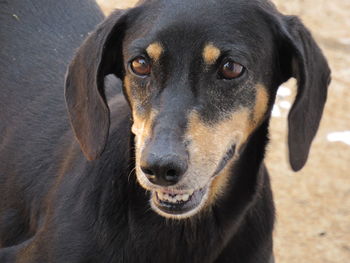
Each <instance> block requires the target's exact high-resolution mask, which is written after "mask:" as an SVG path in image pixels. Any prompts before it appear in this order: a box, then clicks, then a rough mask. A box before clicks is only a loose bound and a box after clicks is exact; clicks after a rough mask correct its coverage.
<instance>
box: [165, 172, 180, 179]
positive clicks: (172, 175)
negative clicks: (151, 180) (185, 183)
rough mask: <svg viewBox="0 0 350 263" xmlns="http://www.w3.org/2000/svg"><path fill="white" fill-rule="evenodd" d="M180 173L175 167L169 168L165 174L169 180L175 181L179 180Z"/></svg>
mask: <svg viewBox="0 0 350 263" xmlns="http://www.w3.org/2000/svg"><path fill="white" fill-rule="evenodd" d="M177 177H178V173H177V171H176V170H175V169H169V170H168V171H167V172H166V174H165V179H166V180H167V181H174V180H177Z"/></svg>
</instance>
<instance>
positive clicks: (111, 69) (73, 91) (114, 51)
mask: <svg viewBox="0 0 350 263" xmlns="http://www.w3.org/2000/svg"><path fill="white" fill-rule="evenodd" d="M126 16H127V12H126V11H124V10H117V11H116V12H114V13H113V14H112V15H111V16H109V17H108V18H107V19H106V20H105V21H103V22H102V23H101V24H100V25H99V26H98V27H97V29H96V30H95V31H94V32H93V33H91V34H90V36H89V37H88V38H87V39H86V40H85V41H84V43H83V44H82V45H81V47H80V48H79V49H78V51H77V53H76V54H75V57H74V59H73V60H72V62H71V64H70V65H69V68H68V72H67V75H66V83H65V98H66V103H67V108H68V113H69V117H70V121H71V124H72V127H73V130H74V133H75V136H76V138H77V139H78V141H79V144H80V146H81V149H82V151H83V153H84V155H85V156H86V158H87V159H88V160H94V159H96V158H97V157H98V156H99V155H100V154H101V153H102V152H103V150H104V147H105V144H106V141H107V138H108V132H109V123H110V120H109V109H108V106H107V103H106V97H105V94H104V90H103V86H104V77H105V76H106V75H108V74H110V73H115V74H117V75H119V74H121V72H122V67H123V66H122V65H123V62H122V51H121V42H122V39H123V35H124V30H125V28H126Z"/></svg>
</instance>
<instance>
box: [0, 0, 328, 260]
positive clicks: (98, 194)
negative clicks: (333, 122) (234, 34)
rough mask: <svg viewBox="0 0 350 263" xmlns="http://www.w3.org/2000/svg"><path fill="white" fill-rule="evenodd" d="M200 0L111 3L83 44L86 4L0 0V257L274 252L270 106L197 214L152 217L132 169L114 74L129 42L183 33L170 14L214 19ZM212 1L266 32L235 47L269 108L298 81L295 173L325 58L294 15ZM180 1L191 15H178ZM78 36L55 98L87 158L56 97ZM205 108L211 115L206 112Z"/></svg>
mask: <svg viewBox="0 0 350 263" xmlns="http://www.w3.org/2000/svg"><path fill="white" fill-rule="evenodd" d="M210 2H211V1H209V0H205V1H185V0H174V1H165V0H164V1H161V0H150V1H143V2H142V3H141V5H140V6H139V7H137V8H134V9H131V10H126V11H116V12H115V13H114V14H112V15H111V16H110V17H109V18H107V19H106V20H105V21H104V22H103V23H102V24H100V25H99V26H98V28H97V29H96V30H95V31H94V32H93V33H91V35H90V36H89V37H88V38H87V40H86V41H85V42H84V43H83V44H82V41H83V39H84V38H86V37H87V36H88V32H90V31H91V30H92V29H93V28H94V27H95V25H96V24H97V23H99V22H100V21H101V20H102V19H103V16H102V14H101V12H100V10H99V9H98V8H97V6H96V4H95V3H93V2H92V1H90V0H84V1H78V0H61V1H53V0H45V1H44V0H37V1H21V0H11V1H0V24H1V26H0V81H1V82H0V83H1V84H0V85H1V86H0V87H1V89H0V90H1V92H0V103H1V104H0V196H1V200H0V247H1V249H0V262H4V263H13V262H16V263H19V262H25V263H39V262H40V263H41V262H50V263H53V262H60V263H65V262H69V263H78V262H85V263H87V262H90V263H93V262H103V263H105V262H106V263H109V262H111V263H112V262H152V263H156V262H220V263H222V262H231V263H234V262H240V263H265V262H266V263H270V262H273V253H272V230H273V222H274V206H273V201H272V194H271V188H270V183H269V176H268V173H267V170H266V168H265V166H264V164H263V158H264V152H265V146H266V144H267V134H268V122H269V115H268V114H267V116H266V119H265V121H264V122H263V124H262V125H261V126H259V128H258V129H257V130H256V131H255V132H254V133H253V134H252V136H251V137H250V139H249V141H248V142H247V144H246V145H245V147H244V149H243V151H242V153H241V155H240V159H239V160H238V163H237V165H235V167H234V170H233V171H232V174H234V176H233V177H232V178H231V179H230V182H229V184H230V187H229V188H228V189H229V190H228V191H227V192H226V193H225V195H224V196H223V197H222V198H220V199H219V200H217V202H216V204H215V205H214V206H213V208H212V210H210V211H208V212H205V213H203V214H201V215H199V216H195V217H193V218H190V219H186V220H181V221H174V220H168V219H165V218H163V217H161V216H159V215H158V214H156V213H155V212H154V211H153V210H151V209H150V206H149V193H147V192H145V190H144V189H143V188H142V187H141V186H140V185H139V184H138V183H137V182H136V178H135V174H134V172H133V168H134V152H133V147H134V145H133V144H134V141H133V139H134V138H133V136H132V134H131V133H130V127H131V124H132V120H131V116H130V108H129V104H128V102H127V99H128V98H126V99H125V98H124V96H123V95H122V93H120V91H119V90H121V88H122V87H121V86H122V83H121V81H120V80H119V79H117V78H116V76H117V77H118V78H120V79H122V78H123V76H124V73H125V64H126V61H124V56H125V54H126V49H127V46H128V45H129V44H131V43H130V42H131V41H132V40H133V39H134V37H135V36H140V35H142V36H144V38H145V39H147V37H150V36H152V32H151V31H152V29H155V28H162V27H163V28H165V29H166V34H167V35H170V36H173V38H174V39H179V38H182V39H183V36H181V35H178V34H177V32H179V31H177V29H176V28H166V26H167V23H170V22H172V21H171V20H172V19H175V20H176V19H178V20H179V21H181V19H184V20H186V22H189V21H190V22H191V23H198V24H199V25H201V22H200V21H198V18H199V17H202V18H203V22H206V23H209V24H215V23H216V21H215V20H210V19H212V18H208V19H209V20H206V19H204V18H205V17H206V14H207V13H208V12H212V11H213V10H208V9H206V7H208V6H210ZM217 2H218V3H221V2H222V6H221V7H220V5H219V9H218V10H216V12H219V13H220V12H222V13H225V12H226V13H227V12H230V10H231V9H229V8H227V6H225V4H224V3H225V2H226V3H227V2H229V4H230V5H232V6H233V7H234V10H235V11H234V15H233V16H232V17H235V16H243V15H248V17H247V18H246V20H247V21H250V22H251V23H255V24H256V25H257V27H258V28H256V29H255V30H256V31H259V30H260V31H259V32H261V34H262V36H263V38H261V39H259V41H260V42H257V40H256V39H253V38H249V34H250V33H249V32H250V31H251V30H253V29H252V28H251V27H249V23H248V22H247V23H243V24H241V25H240V27H239V28H240V31H241V32H243V33H242V36H244V39H243V40H242V43H239V44H238V46H239V47H241V50H242V51H243V55H242V56H243V57H244V54H248V55H249V56H248V57H247V58H246V59H248V60H249V59H251V60H252V64H254V67H252V72H254V74H257V75H258V74H260V75H259V76H260V77H259V79H260V80H262V81H263V82H264V84H266V85H267V86H268V87H269V95H270V100H269V109H271V107H272V105H273V102H274V96H275V94H276V90H277V87H278V86H279V85H280V84H281V83H282V82H283V81H285V80H287V79H288V78H290V77H292V76H295V77H296V78H297V79H298V84H299V85H298V95H297V99H296V102H295V104H294V106H293V109H292V111H291V113H290V118H289V125H290V131H289V132H290V133H289V147H290V155H291V164H292V167H293V169H295V170H298V169H300V168H301V167H302V166H303V165H304V163H305V162H306V159H307V155H308V152H309V147H310V144H311V141H312V139H313V137H314V135H315V133H316V130H317V128H318V124H319V121H320V118H321V115H322V110H323V105H324V102H325V98H326V94H327V85H328V83H329V69H328V66H327V64H326V61H325V59H324V57H323V55H322V53H321V51H320V50H319V48H318V47H317V45H316V44H315V42H314V41H313V40H312V37H311V36H310V34H309V33H308V31H307V30H306V29H305V28H304V26H303V25H302V24H301V23H300V21H299V20H298V19H297V18H295V17H284V16H282V15H281V14H279V13H278V12H277V11H276V10H275V9H274V7H272V6H271V5H270V4H269V3H268V2H266V1H263V0H254V1H253V0H251V1H241V0H232V1H217ZM226 5H227V4H226ZM164 6H165V7H164ZM180 7H181V8H180ZM163 8H165V9H163ZM220 8H221V9H220ZM252 8H254V10H252V12H251V13H248V14H247V13H245V12H246V11H247V10H250V9H252ZM183 9H188V11H189V12H188V15H189V16H188V17H183V18H181V17H178V13H180V14H181V12H182V11H181V10H183ZM180 11H181V12H180ZM253 11H254V12H253ZM257 14H259V15H257ZM240 18H242V17H240ZM216 19H221V17H217V18H216ZM159 21H161V22H162V23H158V22H159ZM237 21H238V20H237ZM252 21H253V22H252ZM263 21H265V22H263ZM266 25H269V27H267V26H266ZM214 29H215V28H214ZM210 30H213V28H211V29H210ZM217 30H224V29H222V28H217ZM253 31H254V30H253ZM215 32H217V31H209V32H207V35H205V36H204V37H207V36H213V37H215ZM244 32H245V33H244ZM247 32H248V33H247ZM238 34H241V33H238ZM199 37H203V36H199ZM153 40H155V39H153ZM185 40H186V39H185ZM170 41H171V40H170ZM188 41H190V40H188ZM256 43H259V45H256ZM81 44H82V46H81V48H80V49H79V50H78V52H77V54H76V56H75V58H74V59H73V62H72V63H71V64H70V67H69V71H68V74H67V78H66V93H65V96H66V99H67V106H68V110H69V114H70V120H71V122H72V125H73V128H74V131H75V135H76V137H77V138H78V140H79V142H80V146H81V147H82V149H83V151H84V153H85V154H86V156H87V157H88V158H89V159H96V160H93V161H87V160H86V158H85V157H84V155H83V153H82V152H81V150H80V147H79V144H78V143H77V141H76V139H75V136H74V134H73V132H72V131H71V128H70V124H69V120H68V118H67V113H66V105H65V102H64V96H63V86H64V76H65V71H66V68H67V67H68V64H69V62H70V60H71V59H72V57H73V54H74V51H75V50H76V49H77V48H78V47H79V45H81ZM250 47H253V49H250ZM259 48H262V49H263V51H264V52H265V53H266V54H269V55H271V56H269V57H268V58H266V60H264V61H265V62H266V61H267V62H268V63H269V64H267V65H266V64H263V65H261V64H260V63H259V60H258V58H259V54H260V53H259V52H261V50H260V49H259ZM259 50H260V51H259ZM244 51H245V52H246V53H244ZM254 52H255V53H254ZM293 61H295V62H296V63H295V64H294V66H293ZM264 67H266V68H264ZM175 70H176V69H175ZM111 73H113V74H114V75H108V74H111ZM107 75H108V76H107ZM192 81H194V80H193V79H192ZM198 81H203V83H205V80H198ZM107 100H108V106H107V103H106V101H107ZM209 106H210V105H209ZM204 116H205V118H207V119H213V118H215V115H211V113H210V111H207V114H206V115H205V114H204ZM108 133H109V135H108ZM203 154H205V153H203Z"/></svg>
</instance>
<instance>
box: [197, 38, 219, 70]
mask: <svg viewBox="0 0 350 263" xmlns="http://www.w3.org/2000/svg"><path fill="white" fill-rule="evenodd" d="M220 53H221V51H220V49H218V48H217V47H215V46H214V45H213V44H211V43H210V44H208V45H206V46H205V47H204V49H203V53H202V56H203V59H204V62H205V63H206V64H208V65H210V64H214V63H215V61H216V60H217V59H218V58H219V56H220Z"/></svg>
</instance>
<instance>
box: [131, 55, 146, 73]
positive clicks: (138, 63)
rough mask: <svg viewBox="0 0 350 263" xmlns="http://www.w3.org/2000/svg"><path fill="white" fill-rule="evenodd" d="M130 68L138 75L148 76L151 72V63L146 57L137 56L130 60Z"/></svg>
mask: <svg viewBox="0 0 350 263" xmlns="http://www.w3.org/2000/svg"><path fill="white" fill-rule="evenodd" d="M130 68H131V71H132V72H133V73H135V74H136V75H138V76H141V77H146V76H148V75H149V74H150V73H151V63H150V62H149V61H148V59H147V58H145V57H141V56H140V57H137V58H135V59H133V60H132V61H131V62H130Z"/></svg>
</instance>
